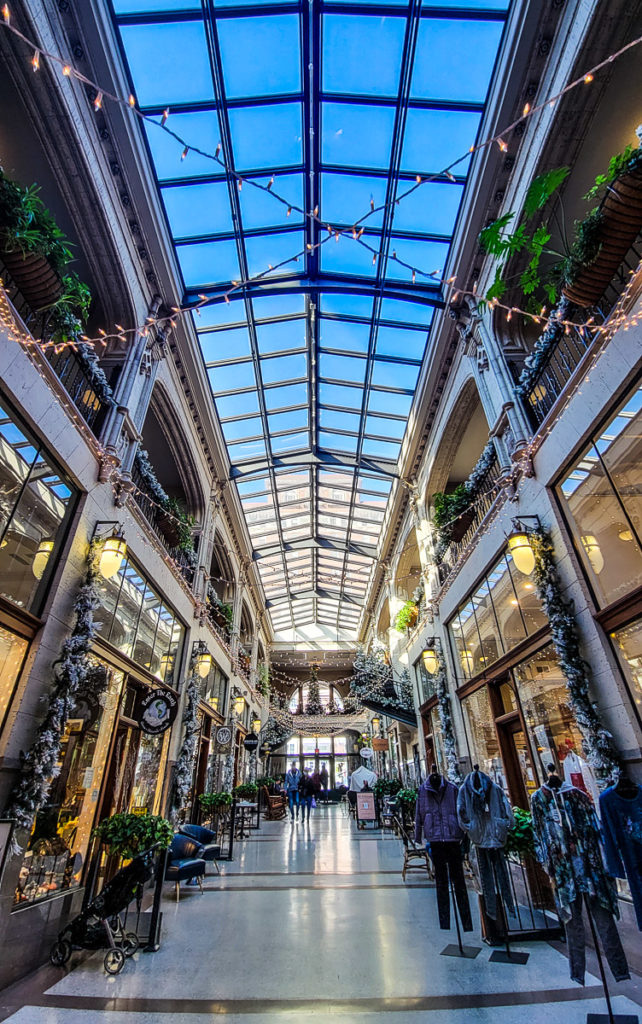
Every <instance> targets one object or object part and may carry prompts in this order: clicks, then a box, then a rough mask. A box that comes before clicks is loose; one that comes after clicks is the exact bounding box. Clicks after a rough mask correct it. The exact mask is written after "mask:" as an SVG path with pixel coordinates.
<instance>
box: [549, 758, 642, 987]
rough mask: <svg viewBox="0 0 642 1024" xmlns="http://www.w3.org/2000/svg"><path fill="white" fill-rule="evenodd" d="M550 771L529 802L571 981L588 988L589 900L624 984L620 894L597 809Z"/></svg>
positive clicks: (606, 949)
mask: <svg viewBox="0 0 642 1024" xmlns="http://www.w3.org/2000/svg"><path fill="white" fill-rule="evenodd" d="M548 772H549V775H548V779H547V781H546V782H545V783H544V785H543V786H542V787H541V788H540V789H538V790H537V792H536V793H533V796H532V798H531V810H532V814H533V834H534V838H535V851H536V855H537V859H538V860H539V861H540V863H541V864H543V866H544V868H545V870H546V872H547V874H548V875H549V877H550V879H551V882H552V883H553V890H554V892H555V902H556V904H557V908H558V911H559V915H560V918H561V920H562V921H563V923H564V926H565V928H566V940H567V944H568V953H569V965H570V972H571V978H572V979H573V981H576V982H578V984H580V985H583V984H584V972H585V967H586V938H585V933H584V922H583V919H582V903H583V901H586V905H587V910H588V912H589V913H590V915H591V917H592V919H593V921H594V923H595V927H596V930H597V932H598V934H599V936H600V941H601V944H602V947H603V949H604V952H605V954H606V958H607V960H608V962H609V966H610V968H611V971H612V972H613V976H614V978H615V979H616V981H624V980H626V979H628V978H629V969H628V965H627V962H626V957H625V955H624V950H623V949H622V943H621V942H620V937H619V935H618V931H617V928H616V925H615V921H614V919H613V918H614V916H616V917H617V916H618V915H619V911H618V906H617V893H616V890H615V884H614V882H613V879H612V878H610V877H609V875H608V874H607V872H606V869H605V866H604V861H603V858H602V849H601V835H600V823H599V821H598V818H597V814H596V813H595V808H594V806H593V804H592V802H591V799H590V797H588V796H587V795H586V793H584V792H583V791H582V790H580V789H576V788H575V787H574V786H570V785H569V784H568V783H567V782H562V780H561V779H560V777H559V775H558V774H557V773H556V771H555V768H554V766H553V765H549V766H548Z"/></svg>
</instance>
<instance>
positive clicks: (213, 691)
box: [196, 658, 229, 715]
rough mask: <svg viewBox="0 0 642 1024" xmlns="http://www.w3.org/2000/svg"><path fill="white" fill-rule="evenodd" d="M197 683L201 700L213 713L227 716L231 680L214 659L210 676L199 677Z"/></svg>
mask: <svg viewBox="0 0 642 1024" xmlns="http://www.w3.org/2000/svg"><path fill="white" fill-rule="evenodd" d="M196 681H197V684H198V689H199V694H200V698H201V700H202V701H203V702H204V703H205V704H207V706H208V707H209V708H211V710H212V711H216V712H218V714H220V715H225V707H226V702H227V690H228V685H229V679H228V678H227V676H226V675H225V674H224V672H223V671H222V670H221V669H220V668H219V666H218V665H217V664H216V662H215V661H214V659H213V658H212V663H211V666H210V670H209V672H208V674H207V675H206V676H205V678H202V677H201V676H200V675H199V676H197V677H196Z"/></svg>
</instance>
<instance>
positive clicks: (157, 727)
mask: <svg viewBox="0 0 642 1024" xmlns="http://www.w3.org/2000/svg"><path fill="white" fill-rule="evenodd" d="M177 714H178V696H177V695H176V694H175V693H172V692H171V691H170V690H160V689H158V690H148V691H145V692H143V693H142V694H141V696H140V697H139V698H138V702H137V705H136V721H137V722H138V724H139V725H140V727H141V730H142V731H143V732H145V733H147V734H148V735H149V736H159V735H160V734H161V733H163V732H165V731H166V729H169V728H170V726H171V725H172V724H173V723H174V721H175V719H176V715H177Z"/></svg>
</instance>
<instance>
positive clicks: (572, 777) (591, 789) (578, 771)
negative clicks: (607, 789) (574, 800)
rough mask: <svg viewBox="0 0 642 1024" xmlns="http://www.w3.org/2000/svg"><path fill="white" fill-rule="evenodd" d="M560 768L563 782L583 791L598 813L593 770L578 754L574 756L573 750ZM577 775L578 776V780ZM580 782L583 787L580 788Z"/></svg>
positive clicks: (597, 793) (597, 794) (596, 790)
mask: <svg viewBox="0 0 642 1024" xmlns="http://www.w3.org/2000/svg"><path fill="white" fill-rule="evenodd" d="M562 768H563V769H564V781H565V782H568V784H569V786H575V788H576V789H583V790H584V792H585V793H586V794H587V796H590V798H591V800H592V801H593V803H594V805H595V810H596V811H598V813H599V806H600V804H599V800H600V791H599V789H598V788H597V782H596V781H595V776H594V775H593V770H592V768H591V766H590V765H589V764H588V762H587V761H585V760H584V758H583V757H580V756H579V754H576V753H575V751H574V750H570V751H569V752H568V754H567V755H566V757H565V758H564V760H563V761H562ZM578 775H579V776H580V778H579V779H578V777H577V776H578ZM582 782H583V783H584V786H582Z"/></svg>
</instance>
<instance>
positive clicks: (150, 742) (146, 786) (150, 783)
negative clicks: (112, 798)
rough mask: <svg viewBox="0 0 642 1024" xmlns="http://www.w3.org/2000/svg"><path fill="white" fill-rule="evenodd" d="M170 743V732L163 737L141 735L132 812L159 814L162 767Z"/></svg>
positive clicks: (132, 794)
mask: <svg viewBox="0 0 642 1024" xmlns="http://www.w3.org/2000/svg"><path fill="white" fill-rule="evenodd" d="M168 742H169V731H168V732H165V733H163V734H162V735H161V736H148V735H147V733H144V732H141V734H140V743H139V744H138V754H137V757H136V767H135V769H134V785H133V787H132V793H131V798H130V810H132V811H133V812H134V813H135V814H157V813H158V807H159V805H160V799H161V792H162V787H163V773H162V771H161V765H162V763H163V755H164V753H165V748H166V747H167V744H168Z"/></svg>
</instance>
